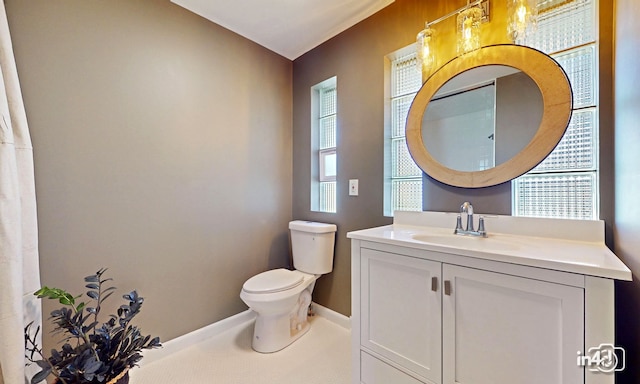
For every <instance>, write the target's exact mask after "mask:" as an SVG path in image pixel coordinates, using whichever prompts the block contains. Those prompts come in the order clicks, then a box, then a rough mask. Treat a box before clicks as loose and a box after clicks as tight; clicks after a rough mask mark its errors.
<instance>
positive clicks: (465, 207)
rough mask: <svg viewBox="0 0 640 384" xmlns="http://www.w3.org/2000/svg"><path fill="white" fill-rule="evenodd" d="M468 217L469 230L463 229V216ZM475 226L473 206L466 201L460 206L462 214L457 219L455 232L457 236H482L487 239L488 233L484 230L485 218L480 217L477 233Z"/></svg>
mask: <svg viewBox="0 0 640 384" xmlns="http://www.w3.org/2000/svg"><path fill="white" fill-rule="evenodd" d="M463 213H464V214H466V215H467V228H466V229H462V214H463ZM473 227H474V225H473V205H471V203H470V202H468V201H465V202H464V203H462V205H461V206H460V214H459V215H458V217H457V219H456V229H455V230H454V231H453V233H454V234H455V235H463V236H481V237H487V232H486V231H485V229H484V217H482V216H480V218H479V219H478V230H477V231H476V230H475V229H474V228H473Z"/></svg>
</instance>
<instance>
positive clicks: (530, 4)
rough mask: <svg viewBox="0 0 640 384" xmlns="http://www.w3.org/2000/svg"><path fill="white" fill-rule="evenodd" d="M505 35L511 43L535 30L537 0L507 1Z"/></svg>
mask: <svg viewBox="0 0 640 384" xmlns="http://www.w3.org/2000/svg"><path fill="white" fill-rule="evenodd" d="M507 18H508V20H507V34H508V35H509V38H510V39H511V40H512V41H514V42H515V41H516V40H517V39H522V38H524V37H525V36H526V35H527V33H529V32H530V31H533V30H535V28H536V23H537V20H538V4H537V0H507Z"/></svg>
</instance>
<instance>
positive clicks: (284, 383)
mask: <svg viewBox="0 0 640 384" xmlns="http://www.w3.org/2000/svg"><path fill="white" fill-rule="evenodd" d="M310 322H311V329H310V330H309V332H307V334H306V335H304V336H303V337H301V338H300V339H298V340H297V341H295V342H294V343H293V344H291V345H290V346H289V347H287V348H285V349H283V350H282V351H279V352H276V353H271V354H261V353H257V352H255V351H253V350H252V349H251V337H252V335H253V320H251V321H249V322H245V323H243V324H240V325H237V326H235V327H233V328H231V329H230V330H228V331H226V332H224V333H222V334H220V335H217V336H215V337H212V338H209V339H206V340H203V341H201V342H199V343H198V344H195V345H192V346H189V347H188V348H185V349H182V350H181V351H179V352H177V353H174V354H171V355H169V356H166V357H164V358H162V359H160V360H157V361H153V362H151V363H149V364H147V365H144V366H143V367H139V368H135V369H134V370H132V371H131V382H132V383H135V384H165V383H166V384H169V383H171V384H198V383H207V384H209V383H212V384H252V383H259V384H348V383H350V382H351V355H350V335H351V333H350V331H349V330H347V329H345V328H343V327H341V326H339V325H336V324H335V323H333V322H331V321H329V320H327V319H325V318H323V317H321V316H317V315H316V316H314V317H312V318H310Z"/></svg>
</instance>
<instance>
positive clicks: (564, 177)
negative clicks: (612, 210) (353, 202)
mask: <svg viewBox="0 0 640 384" xmlns="http://www.w3.org/2000/svg"><path fill="white" fill-rule="evenodd" d="M594 2H595V0H574V1H571V2H568V3H566V4H563V5H560V6H557V7H552V8H549V9H548V10H544V8H542V10H541V12H540V15H539V18H538V19H539V20H538V28H537V30H536V32H535V33H534V34H532V35H531V36H530V37H527V38H525V39H523V41H518V43H519V44H522V45H528V46H530V47H533V48H537V49H539V50H541V51H543V52H545V53H547V54H549V55H551V56H552V57H553V58H554V59H556V61H558V63H559V64H560V65H561V66H562V68H563V69H564V70H565V72H566V73H567V76H568V77H569V81H570V83H571V87H572V90H573V115H572V117H571V122H570V123H569V127H568V128H567V132H566V133H565V135H564V137H563V138H562V140H561V141H560V143H559V144H558V146H557V147H556V149H555V150H554V151H553V152H552V153H551V154H550V155H549V156H548V157H547V158H546V159H545V160H544V161H543V162H542V163H540V164H539V165H538V166H537V167H536V168H534V169H533V170H532V171H530V172H529V173H527V174H525V175H524V176H521V177H519V178H517V179H515V180H514V181H513V182H512V192H513V215H514V216H533V217H553V218H569V219H586V220H596V219H597V218H598V217H599V212H598V209H599V207H598V180H599V178H598V158H597V154H598V101H597V100H598V93H597V56H598V55H597V52H598V48H597V44H596V41H595V40H596V17H595V14H596V13H595V4H594ZM544 4H545V2H541V5H542V6H543V7H544Z"/></svg>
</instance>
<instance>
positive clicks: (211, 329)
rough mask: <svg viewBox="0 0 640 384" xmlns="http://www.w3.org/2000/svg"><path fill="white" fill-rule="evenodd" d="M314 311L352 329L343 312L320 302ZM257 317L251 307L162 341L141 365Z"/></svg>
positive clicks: (149, 351)
mask: <svg viewBox="0 0 640 384" xmlns="http://www.w3.org/2000/svg"><path fill="white" fill-rule="evenodd" d="M313 311H314V313H315V314H316V315H318V316H321V317H324V318H325V319H327V320H329V321H331V322H332V323H335V324H337V325H339V326H341V327H343V328H345V329H351V319H350V318H349V317H347V316H345V315H343V314H341V313H338V312H336V311H333V310H331V309H329V308H327V307H323V306H322V305H320V304H318V303H315V302H314V303H313ZM255 317H256V313H255V312H253V311H252V310H250V309H247V310H246V311H244V312H240V313H238V314H237V315H233V316H231V317H227V318H226V319H222V320H220V321H217V322H215V323H213V324H210V325H207V326H205V327H202V328H200V329H196V330H195V331H193V332H189V333H187V334H185V335H182V336H178V337H176V338H175V339H171V340H168V341H164V342H162V348H159V349H151V350H148V351H144V352H143V355H144V358H143V359H142V360H141V361H140V363H139V365H140V366H145V365H148V364H151V363H153V362H154V361H158V360H160V359H162V358H164V357H166V356H169V355H171V354H174V353H176V352H179V351H181V350H183V349H185V348H188V347H190V346H193V345H195V344H197V343H199V342H201V341H202V340H206V339H209V338H211V337H214V336H216V335H219V334H221V333H223V332H226V331H228V330H229V329H231V328H233V327H235V326H238V325H241V324H244V323H246V322H249V321H253V320H254V319H255Z"/></svg>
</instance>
